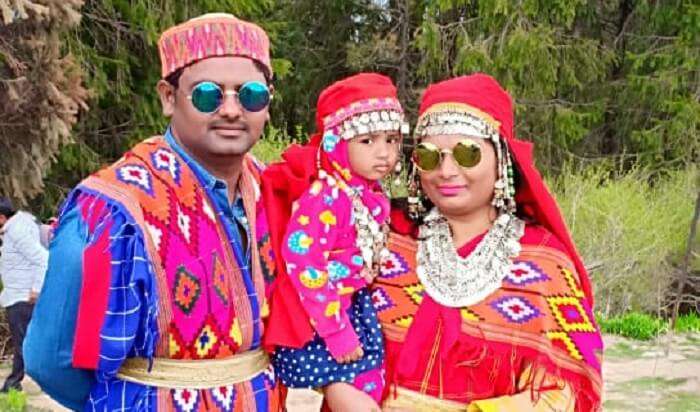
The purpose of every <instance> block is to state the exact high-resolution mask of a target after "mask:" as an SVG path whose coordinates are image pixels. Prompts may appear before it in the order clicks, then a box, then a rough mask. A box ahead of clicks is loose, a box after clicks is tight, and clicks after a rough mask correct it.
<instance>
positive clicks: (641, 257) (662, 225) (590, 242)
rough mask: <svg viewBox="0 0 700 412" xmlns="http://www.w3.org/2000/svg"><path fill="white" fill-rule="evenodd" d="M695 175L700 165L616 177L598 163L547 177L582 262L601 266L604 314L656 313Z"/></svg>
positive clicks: (682, 237) (678, 248)
mask: <svg viewBox="0 0 700 412" xmlns="http://www.w3.org/2000/svg"><path fill="white" fill-rule="evenodd" d="M697 176H698V170H697V168H695V167H689V168H688V169H686V170H681V171H677V172H670V173H669V174H668V175H666V176H665V177H661V178H658V177H657V178H654V179H652V178H651V177H650V176H649V174H648V173H645V171H644V170H639V169H637V170H633V171H631V172H628V173H626V174H623V175H621V176H615V175H614V173H611V172H610V168H609V166H608V167H606V166H605V165H600V166H597V167H589V168H585V169H584V170H582V171H578V170H574V169H573V168H568V169H565V170H564V171H562V172H561V173H560V174H559V175H558V176H557V177H555V178H553V179H550V180H549V183H550V187H551V188H552V189H553V192H554V194H555V196H556V198H557V201H558V203H559V205H560V207H561V208H562V212H563V213H564V216H565V218H566V221H567V223H568V225H569V228H570V229H571V231H572V234H573V237H574V241H575V243H576V245H577V247H578V250H579V252H580V253H581V254H582V256H583V259H584V262H585V263H586V265H588V266H591V265H593V266H596V268H595V269H594V270H592V272H591V276H592V278H593V283H594V286H595V293H596V297H597V309H598V310H600V311H601V312H602V313H603V314H604V315H605V316H606V317H609V316H613V315H616V314H622V313H626V312H629V311H640V312H648V313H658V310H659V307H661V306H662V304H663V303H664V298H665V296H666V292H667V291H668V288H669V286H670V284H671V281H672V276H673V274H674V273H675V271H674V270H673V267H672V264H673V263H674V262H677V261H678V259H679V258H680V256H681V255H682V254H683V251H684V250H685V247H686V241H687V239H686V238H687V236H688V231H689V228H690V219H691V217H692V214H693V206H694V200H695V197H696V193H697V190H698V187H697V179H698V177H697ZM696 264H697V262H695V263H694V265H696Z"/></svg>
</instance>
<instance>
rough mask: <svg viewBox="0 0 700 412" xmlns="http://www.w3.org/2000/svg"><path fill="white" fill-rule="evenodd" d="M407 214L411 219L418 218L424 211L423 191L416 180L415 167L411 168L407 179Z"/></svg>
mask: <svg viewBox="0 0 700 412" xmlns="http://www.w3.org/2000/svg"><path fill="white" fill-rule="evenodd" d="M407 200H408V216H409V217H410V218H411V219H413V220H418V219H420V217H421V216H422V215H423V213H425V206H424V205H423V193H422V192H421V190H420V183H419V182H418V173H417V172H416V167H415V166H413V167H412V168H411V176H410V177H409V179H408V199H407Z"/></svg>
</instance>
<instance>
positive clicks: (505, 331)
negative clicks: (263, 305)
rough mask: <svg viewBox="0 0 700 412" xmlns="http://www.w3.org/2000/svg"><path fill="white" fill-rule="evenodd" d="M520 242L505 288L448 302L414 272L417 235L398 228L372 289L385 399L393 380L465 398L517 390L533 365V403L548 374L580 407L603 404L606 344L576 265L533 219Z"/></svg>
mask: <svg viewBox="0 0 700 412" xmlns="http://www.w3.org/2000/svg"><path fill="white" fill-rule="evenodd" d="M480 238H481V237H479V238H477V239H475V240H473V241H471V242H470V243H469V244H467V245H465V246H464V247H463V248H461V249H460V250H459V253H460V254H461V255H462V256H466V255H468V254H469V253H470V252H471V250H473V248H474V247H475V246H476V244H478V241H479V240H480ZM521 243H522V245H523V249H522V252H521V254H520V255H519V256H518V258H517V259H516V260H515V261H514V264H513V265H512V267H511V271H510V273H508V275H507V276H506V278H505V280H504V282H503V286H502V287H501V288H500V289H499V290H497V291H496V292H494V293H493V294H491V295H490V296H488V297H487V298H486V299H484V300H483V301H481V302H480V303H478V304H476V305H473V306H469V307H464V308H461V309H460V308H447V307H444V306H442V305H439V304H438V303H436V302H435V301H434V300H433V299H432V298H430V296H428V295H427V294H425V293H424V288H423V286H422V285H421V283H420V281H419V280H418V278H417V277H416V274H415V268H416V258H415V256H416V251H417V243H416V241H415V240H413V239H412V238H410V237H406V236H402V235H398V234H393V233H392V237H391V239H390V250H391V258H390V259H388V260H387V261H386V262H385V263H384V266H383V269H382V273H381V275H380V276H379V277H378V278H377V280H376V281H375V286H374V291H373V295H372V298H373V302H374V304H375V306H376V307H377V310H378V313H379V318H380V321H381V323H382V327H383V330H384V332H385V336H386V340H387V363H388V365H387V379H388V384H389V385H387V388H389V389H388V391H387V393H385V395H386V396H392V395H391V393H390V389H391V387H396V385H398V386H401V387H404V388H407V389H410V390H413V391H416V392H422V393H426V394H428V395H431V396H434V397H439V398H441V399H447V400H451V401H457V402H460V403H465V404H466V403H469V402H473V401H475V400H481V399H490V398H496V397H500V396H504V395H514V394H515V393H516V392H518V391H521V390H522V388H521V387H520V385H519V384H518V381H519V380H521V378H522V376H523V374H525V373H526V370H528V369H529V371H528V373H529V372H533V371H534V373H529V375H528V376H532V379H531V382H529V384H528V387H529V390H530V391H531V393H532V400H533V402H535V401H537V399H538V394H539V393H541V391H544V390H547V389H553V388H552V387H551V385H552V384H551V379H549V380H548V382H549V383H547V382H545V380H544V379H541V377H542V376H544V374H543V373H542V372H544V373H545V374H546V375H548V376H550V377H554V378H556V379H558V380H560V381H563V382H565V383H566V384H567V385H568V386H570V388H571V389H572V392H573V394H574V395H575V401H576V410H578V411H591V410H597V409H598V408H599V405H600V396H601V385H602V383H601V358H600V357H601V354H602V341H601V336H600V333H599V331H598V328H597V326H596V324H595V320H594V317H593V313H592V312H591V309H590V306H589V302H588V301H587V299H586V297H585V294H584V293H583V291H582V290H581V286H580V283H579V279H578V276H577V274H576V272H575V269H574V265H573V264H572V262H571V260H570V259H569V257H568V256H567V255H566V254H565V253H564V252H563V251H562V250H563V247H562V246H561V244H560V243H559V242H558V241H556V240H555V239H554V238H553V237H552V236H551V234H549V233H548V232H546V230H545V229H543V228H541V227H533V226H527V229H526V233H525V236H524V237H523V239H522V240H521ZM536 377H537V378H536ZM547 385H549V387H548V386H547ZM554 389H556V386H555V387H554Z"/></svg>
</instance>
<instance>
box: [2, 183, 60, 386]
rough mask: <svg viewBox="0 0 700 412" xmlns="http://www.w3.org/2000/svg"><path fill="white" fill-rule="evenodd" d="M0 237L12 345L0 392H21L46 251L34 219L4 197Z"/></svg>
mask: <svg viewBox="0 0 700 412" xmlns="http://www.w3.org/2000/svg"><path fill="white" fill-rule="evenodd" d="M0 236H2V246H1V247H0V275H1V276H2V293H1V294H0V305H2V307H4V308H5V311H6V314H7V322H8V323H9V326H10V335H11V337H12V345H13V346H14V358H13V360H12V372H11V373H10V375H9V376H8V377H7V379H5V383H4V384H3V385H2V388H1V389H0V392H7V391H9V390H10V389H15V390H19V391H21V390H22V383H21V382H22V379H24V358H23V357H22V343H23V342H24V335H25V334H26V332H27V325H29V321H30V320H31V319H32V310H33V309H34V303H35V302H36V300H37V297H38V296H39V292H40V291H41V287H42V284H43V283H44V274H45V273H46V265H47V263H48V259H49V252H48V251H47V250H46V248H45V247H44V246H42V244H41V239H40V233H39V225H38V222H37V220H36V218H35V217H34V216H33V215H32V214H31V213H28V212H25V211H22V210H16V209H15V208H14V206H13V205H12V202H11V201H10V199H8V198H5V197H3V198H0Z"/></svg>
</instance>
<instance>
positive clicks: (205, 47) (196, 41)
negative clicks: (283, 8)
mask: <svg viewBox="0 0 700 412" xmlns="http://www.w3.org/2000/svg"><path fill="white" fill-rule="evenodd" d="M158 50H159V52H160V61H161V74H162V76H163V78H165V77H167V76H168V75H169V74H171V73H172V72H174V71H176V70H177V69H180V68H182V67H185V66H187V65H189V64H191V63H194V62H196V61H199V60H202V59H206V58H209V57H220V56H241V57H247V58H250V59H253V60H255V61H258V62H260V63H261V64H262V65H263V66H265V67H266V68H267V71H268V72H267V75H268V77H270V76H272V65H271V63H270V39H269V38H268V37H267V33H265V31H264V30H263V29H261V28H260V27H259V26H257V25H255V24H253V23H250V22H247V21H243V20H240V19H238V18H236V17H234V16H232V15H230V14H223V13H215V14H205V15H203V16H200V17H197V18H194V19H191V20H188V21H187V22H185V23H183V24H180V25H178V26H175V27H172V28H170V29H168V30H167V31H165V32H164V33H163V34H162V35H161V37H160V40H159V41H158Z"/></svg>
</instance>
